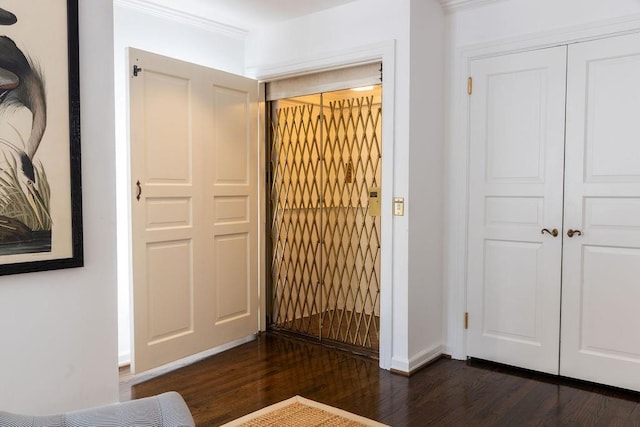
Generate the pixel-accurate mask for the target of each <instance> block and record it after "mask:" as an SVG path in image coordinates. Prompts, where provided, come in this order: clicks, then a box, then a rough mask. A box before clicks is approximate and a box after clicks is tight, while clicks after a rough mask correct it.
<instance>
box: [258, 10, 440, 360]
mask: <svg viewBox="0 0 640 427" xmlns="http://www.w3.org/2000/svg"><path fill="white" fill-rule="evenodd" d="M413 13H415V14H416V16H415V17H414V16H412V14H413ZM443 22H444V18H443V16H442V13H441V11H440V6H439V4H438V2H437V1H436V0H400V1H394V2H390V1H388V0H360V1H356V2H352V3H349V4H346V5H344V6H341V7H338V8H334V9H330V10H326V11H323V12H319V13H316V14H313V15H309V16H305V17H301V18H298V19H294V20H290V21H286V22H284V23H280V24H278V25H276V26H273V27H270V28H265V29H262V30H258V31H255V32H252V33H250V34H249V37H248V38H247V47H246V49H247V55H246V58H247V59H246V63H247V69H248V73H249V74H250V75H254V76H257V77H264V76H267V77H268V76H273V75H277V72H278V70H282V69H288V70H291V72H292V73H295V69H296V67H298V68H299V69H300V70H305V69H307V68H309V67H310V64H312V65H311V66H313V65H317V64H319V63H320V62H322V61H318V58H332V59H331V60H335V59H336V58H337V59H339V58H340V57H341V55H345V56H349V55H350V52H354V51H357V50H358V49H366V46H370V45H372V44H376V43H382V42H386V41H394V42H395V64H396V67H395V70H392V71H394V73H395V81H394V86H395V93H394V94H393V95H394V99H395V105H393V106H392V108H391V110H393V111H389V110H388V109H384V107H383V115H386V114H393V117H394V118H395V120H394V123H393V138H392V140H388V139H385V138H384V137H383V146H385V145H387V146H388V144H391V146H392V148H393V150H392V151H393V159H389V158H387V157H383V181H384V183H383V195H382V196H383V202H384V201H385V200H386V201H389V200H390V197H391V194H388V193H389V190H390V188H389V187H388V186H387V187H386V190H385V187H384V186H385V185H386V184H388V181H385V178H384V175H385V168H389V167H390V166H391V162H392V164H393V165H392V166H393V168H392V169H393V176H392V179H391V181H392V182H393V188H392V189H391V191H392V193H393V195H395V196H400V197H405V201H406V211H405V212H406V213H405V216H402V217H393V219H392V222H393V224H392V234H393V241H392V251H391V252H390V256H391V258H392V265H391V269H390V270H392V271H391V275H390V276H389V282H385V280H383V282H382V287H383V288H387V289H388V287H391V288H392V292H391V293H390V298H387V299H383V300H382V301H381V303H382V307H381V309H382V312H383V317H384V312H385V311H386V310H388V312H390V313H392V319H390V324H391V328H392V332H391V334H390V337H389V338H390V341H391V342H390V343H389V344H390V345H391V348H390V353H391V354H390V364H389V365H387V364H386V363H387V361H385V360H384V359H385V356H384V355H383V352H384V349H383V348H381V365H383V366H386V367H391V368H392V369H397V370H400V371H407V370H410V369H413V368H414V367H416V366H417V365H419V364H420V363H422V362H424V361H426V360H427V359H428V358H429V357H431V356H433V355H435V354H437V353H438V352H439V351H440V348H441V342H442V330H441V328H442V320H441V319H442V316H441V307H442V299H441V292H442V281H441V279H442V275H441V271H442V263H441V262H440V254H441V253H442V237H441V234H440V233H441V231H439V230H442V226H443V224H442V185H443V177H442V171H441V164H442V144H443V140H442V129H443V124H442V120H441V109H442V93H441V90H439V89H438V87H439V82H438V79H440V78H441V76H442V68H443V59H442V51H441V49H442V44H441V36H442V31H443V27H442V24H443ZM320 66H321V64H320ZM412 73H413V74H412ZM423 78H433V79H434V80H432V81H430V82H426V83H422V79H423ZM389 89H390V88H389V87H386V86H385V87H383V98H384V96H385V95H384V94H385V93H386V94H388V93H389V92H388V90H389ZM391 90H393V89H391ZM385 91H387V92H385ZM412 100H413V102H412ZM431 113H434V114H431ZM383 127H384V126H383ZM383 132H384V129H383ZM383 150H384V148H383ZM413 154H415V155H416V156H418V157H417V158H416V159H412V160H411V156H412V155H413ZM385 162H386V163H385ZM385 165H386V166H385ZM385 191H386V192H387V193H385ZM383 206H384V208H385V209H391V204H390V203H385V205H383ZM383 220H384V217H383ZM431 230H438V231H436V232H435V233H434V232H432V231H431ZM383 233H384V225H383ZM410 235H412V236H415V239H412V240H411V241H410V237H409V236H410ZM383 240H384V235H383ZM383 245H384V243H383ZM385 250H387V251H388V250H389V248H386V249H385V247H383V252H384V251H385ZM383 256H384V255H383ZM383 262H384V259H383ZM383 268H385V267H384V265H383ZM383 274H384V273H383ZM383 294H384V291H383ZM384 321H385V319H384V318H383V322H384ZM382 345H384V343H382Z"/></svg>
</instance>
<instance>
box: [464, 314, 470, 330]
mask: <svg viewBox="0 0 640 427" xmlns="http://www.w3.org/2000/svg"><path fill="white" fill-rule="evenodd" d="M464 328H465V329H469V312H468V311H467V312H465V313H464Z"/></svg>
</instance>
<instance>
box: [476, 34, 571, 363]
mask: <svg viewBox="0 0 640 427" xmlns="http://www.w3.org/2000/svg"><path fill="white" fill-rule="evenodd" d="M471 75H472V76H473V93H472V95H471V97H470V108H471V110H470V117H471V124H470V126H471V129H470V135H471V139H470V161H469V168H470V169H469V170H470V179H469V189H470V199H469V255H468V259H469V261H468V287H467V292H468V294H467V309H468V316H469V326H468V331H467V353H468V355H469V356H471V357H477V358H482V359H488V360H493V361H496V362H501V363H506V364H509V365H514V366H520V367H525V368H528V369H535V370H538V371H543V372H549V373H556V374H557V373H558V348H559V330H560V278H561V251H562V237H561V235H560V233H561V232H562V231H561V227H562V202H563V201H562V181H563V156H564V109H565V77H566V47H556V48H551V49H543V50H537V51H534V52H527V53H518V54H512V55H505V56H500V57H494V58H488V59H480V60H474V61H472V63H471ZM545 229H546V230H548V232H546V231H545V232H543V230H545ZM556 233H558V234H556ZM554 234H555V236H554Z"/></svg>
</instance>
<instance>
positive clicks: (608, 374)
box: [560, 34, 640, 390]
mask: <svg viewBox="0 0 640 427" xmlns="http://www.w3.org/2000/svg"><path fill="white" fill-rule="evenodd" d="M566 129H567V139H566V162H565V165H566V166H565V210H564V218H565V221H564V224H565V234H564V258H563V276H562V344H561V351H560V355H561V357H560V373H561V374H562V375H565V376H569V377H575V378H580V379H585V380H589V381H595V382H599V383H605V384H610V385H614V386H618V387H623V388H627V389H632V390H640V316H638V310H639V308H640V35H638V34H634V35H628V36H623V37H613V38H609V39H603V40H598V41H593V42H588V43H579V44H576V45H573V46H571V47H570V48H569V69H568V86H567V125H566ZM569 229H573V230H576V229H577V230H579V231H580V232H581V235H579V236H578V235H576V234H574V237H572V238H569V237H568V236H567V232H568V230H569Z"/></svg>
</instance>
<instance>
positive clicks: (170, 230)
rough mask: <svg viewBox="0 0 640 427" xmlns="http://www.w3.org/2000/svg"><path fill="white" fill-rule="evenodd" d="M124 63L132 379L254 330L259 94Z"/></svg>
mask: <svg viewBox="0 0 640 427" xmlns="http://www.w3.org/2000/svg"><path fill="white" fill-rule="evenodd" d="M130 61H131V64H132V65H133V64H136V65H138V66H139V67H141V68H142V71H141V72H139V73H138V76H136V77H133V76H132V77H131V80H130V103H131V111H130V114H131V171H132V172H131V174H132V180H133V182H134V189H135V191H134V193H133V196H134V199H133V200H132V248H133V250H132V254H133V319H134V328H133V331H134V334H133V338H134V344H133V346H132V348H133V358H132V360H133V363H132V368H133V370H134V372H141V371H144V370H147V369H151V368H153V367H157V366H160V365H162V364H165V363H168V362H171V361H175V360H177V359H180V358H183V357H186V356H190V355H193V354H195V353H198V352H201V351H204V350H207V349H210V348H212V347H215V346H218V345H221V344H225V343H228V342H230V341H232V340H236V339H240V338H244V337H246V336H249V335H251V334H253V333H255V332H257V329H258V320H257V289H258V272H257V256H258V253H257V228H258V225H257V214H258V212H257V209H258V203H257V184H258V183H257V170H258V164H257V149H258V141H257V138H258V135H257V132H256V129H257V115H256V113H257V111H256V107H255V105H257V88H258V85H257V82H255V81H252V80H249V79H245V78H243V77H239V76H233V75H230V74H227V73H222V72H219V71H216V70H211V69H207V68H204V67H200V66H196V65H193V64H189V63H185V62H181V61H177V60H173V59H170V58H165V57H162V56H158V55H153V54H150V53H147V52H142V51H138V50H133V49H132V50H131V51H130ZM136 196H140V197H139V199H137V197H136Z"/></svg>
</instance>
